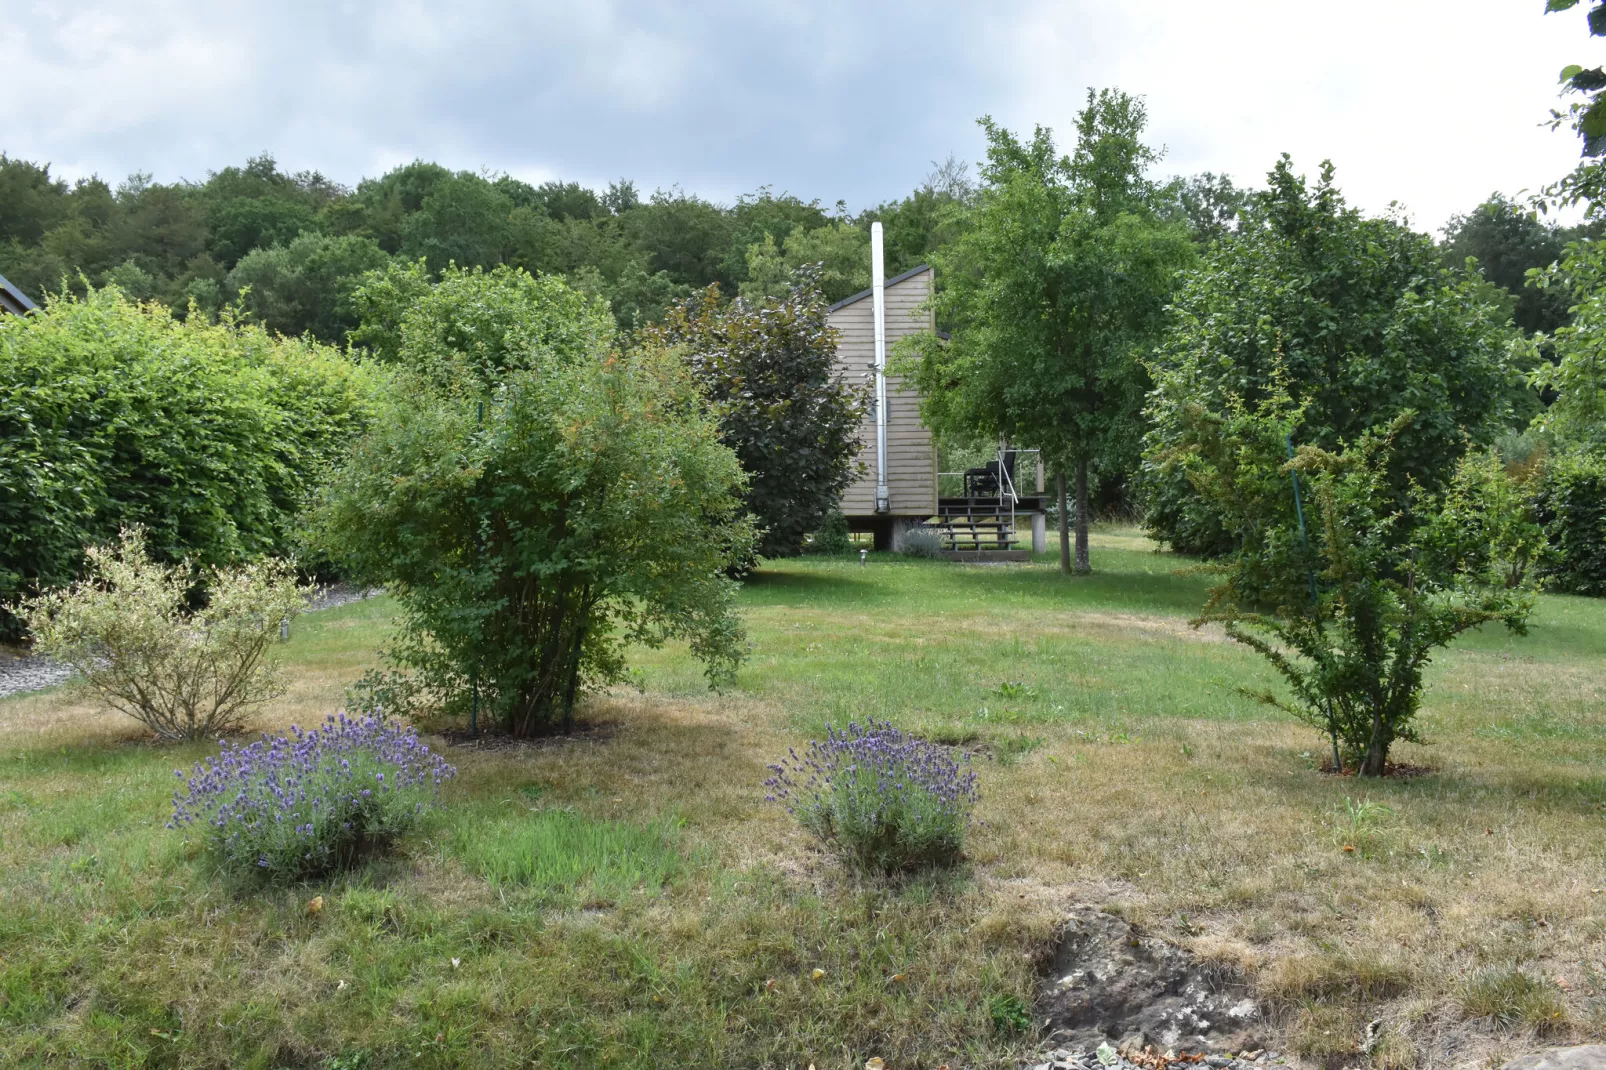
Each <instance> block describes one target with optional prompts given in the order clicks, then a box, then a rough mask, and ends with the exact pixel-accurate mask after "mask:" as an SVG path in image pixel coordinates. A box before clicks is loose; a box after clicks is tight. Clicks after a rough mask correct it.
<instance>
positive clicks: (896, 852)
mask: <svg viewBox="0 0 1606 1070" xmlns="http://www.w3.org/2000/svg"><path fill="white" fill-rule="evenodd" d="M969 765H970V755H968V754H965V753H960V754H957V755H956V754H955V753H954V752H953V751H952V750H950V749H949V748H947V747H942V746H939V745H937V744H935V743H928V742H926V741H925V740H922V739H916V738H914V737H913V736H908V735H905V734H904V733H902V732H900V731H898V730H897V729H896V728H894V727H892V725H890V724H885V723H879V724H878V723H877V722H875V721H870V722H868V723H866V724H865V725H862V726H861V725H858V724H854V723H849V725H848V727H847V730H846V731H845V732H841V733H838V732H837V731H836V729H834V728H831V727H829V726H828V727H827V729H826V738H825V740H824V741H823V742H822V741H819V740H815V741H813V742H811V743H810V744H809V746H808V750H807V751H805V752H804V754H803V756H802V757H799V756H798V754H797V752H796V751H795V750H794V751H790V752H789V754H788V757H787V759H786V760H785V761H783V762H781V763H780V764H778V765H772V766H770V769H771V771H772V772H773V773H774V775H773V776H771V777H770V778H769V779H768V780H766V781H765V782H764V786H765V787H767V788H768V789H770V795H769V798H770V800H772V801H775V802H779V803H781V804H782V805H784V806H785V807H786V808H787V810H789V811H790V812H791V813H792V815H793V816H795V817H796V818H797V819H798V821H799V822H800V823H801V824H802V825H803V827H804V828H806V829H808V830H809V831H810V832H812V833H814V835H816V836H818V837H819V838H820V840H821V841H822V842H824V843H826V844H828V845H830V846H832V847H835V848H837V849H838V850H840V851H841V852H842V854H843V855H844V856H845V857H846V858H847V859H848V860H849V861H850V862H852V863H854V864H856V865H858V866H859V867H861V868H863V869H867V870H873V871H877V872H881V873H897V872H903V871H908V870H915V869H920V868H922V867H926V866H946V865H952V864H953V863H954V862H956V861H958V859H959V857H960V854H961V853H962V851H963V848H964V840H965V832H966V830H967V829H968V828H969V825H970V814H971V810H972V809H973V808H974V806H975V804H976V774H975V773H974V772H972V771H971V770H970V769H969Z"/></svg>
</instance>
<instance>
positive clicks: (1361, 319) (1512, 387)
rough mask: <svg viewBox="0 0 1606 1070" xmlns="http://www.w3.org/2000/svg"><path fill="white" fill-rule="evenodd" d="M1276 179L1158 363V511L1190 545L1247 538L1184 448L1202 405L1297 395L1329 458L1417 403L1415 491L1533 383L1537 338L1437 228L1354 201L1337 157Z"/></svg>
mask: <svg viewBox="0 0 1606 1070" xmlns="http://www.w3.org/2000/svg"><path fill="white" fill-rule="evenodd" d="M1268 186H1269V188H1268V189H1267V190H1266V191H1265V192H1264V193H1261V194H1260V195H1258V196H1257V197H1256V198H1255V199H1254V201H1253V203H1252V205H1251V207H1250V209H1249V210H1248V212H1247V215H1246V217H1245V218H1244V220H1243V221H1242V223H1241V225H1240V227H1239V229H1238V230H1237V231H1236V232H1235V233H1234V234H1232V235H1230V236H1228V237H1225V238H1223V239H1222V240H1221V241H1220V242H1218V243H1217V245H1216V246H1215V247H1214V249H1213V250H1212V251H1211V252H1210V253H1209V254H1208V256H1207V257H1206V259H1205V261H1204V263H1203V264H1202V265H1201V266H1200V267H1199V269H1198V270H1197V271H1195V272H1193V273H1192V274H1191V275H1190V276H1189V278H1188V281H1187V283H1186V285H1185V286H1184V287H1183V288H1182V289H1181V291H1180V292H1179V294H1178V295H1177V299H1176V302H1175V307H1174V311H1173V314H1172V320H1171V326H1170V327H1169V329H1168V331H1167V332H1166V335H1165V338H1164V340H1163V343H1162V344H1161V345H1160V347H1159V348H1158V350H1157V351H1156V353H1155V355H1154V357H1153V358H1152V360H1153V363H1152V367H1153V370H1154V374H1155V378H1156V389H1155V391H1154V393H1153V395H1152V396H1151V398H1150V400H1149V405H1148V413H1149V418H1150V428H1149V431H1148V432H1147V438H1146V453H1145V457H1146V471H1145V496H1146V512H1145V519H1146V523H1147V524H1148V527H1149V529H1150V531H1151V532H1152V533H1153V534H1154V535H1155V536H1156V537H1157V538H1160V539H1164V540H1166V541H1167V542H1169V543H1171V545H1172V546H1173V547H1175V548H1176V549H1178V550H1182V551H1184V552H1198V553H1208V554H1214V553H1223V552H1226V551H1227V550H1229V549H1231V548H1232V547H1233V546H1234V545H1235V542H1234V540H1235V539H1236V538H1237V537H1238V533H1237V531H1236V528H1235V526H1234V524H1233V523H1232V522H1231V521H1230V520H1229V518H1226V517H1224V516H1223V515H1222V514H1221V513H1220V512H1219V511H1218V507H1217V506H1216V505H1215V504H1214V503H1213V502H1212V501H1211V500H1209V499H1202V498H1199V497H1198V496H1197V495H1195V494H1194V491H1193V487H1192V485H1191V483H1190V482H1189V479H1188V476H1187V472H1186V467H1187V465H1188V464H1189V463H1191V457H1190V455H1189V454H1188V453H1186V452H1185V451H1183V452H1178V451H1176V450H1175V449H1174V447H1175V445H1176V444H1177V442H1179V441H1180V440H1181V439H1182V437H1183V427H1182V417H1183V413H1184V412H1185V410H1186V408H1187V407H1188V406H1189V405H1192V404H1202V405H1204V406H1206V407H1207V408H1208V409H1210V410H1211V411H1216V412H1221V411H1225V408H1226V407H1227V406H1228V405H1229V404H1232V403H1234V402H1241V403H1243V404H1244V405H1246V406H1249V407H1251V408H1253V407H1255V406H1257V405H1259V404H1260V403H1262V402H1263V401H1265V400H1266V399H1267V398H1269V397H1272V396H1274V395H1276V394H1278V393H1281V392H1286V393H1287V394H1288V395H1289V397H1290V398H1291V399H1292V400H1293V402H1294V404H1295V405H1296V406H1297V407H1298V411H1299V417H1298V422H1297V424H1296V425H1295V426H1294V427H1293V428H1292V430H1291V433H1292V435H1293V440H1294V443H1295V445H1299V446H1303V445H1310V446H1316V447H1319V448H1321V449H1323V450H1327V451H1329V452H1337V451H1340V450H1341V449H1342V448H1343V447H1344V444H1346V443H1350V444H1353V443H1355V442H1358V441H1359V439H1360V437H1361V435H1362V434H1363V433H1365V432H1366V431H1368V430H1370V429H1374V428H1380V427H1388V426H1391V425H1392V424H1393V423H1394V420H1395V418H1396V417H1397V416H1398V415H1399V414H1400V413H1402V412H1404V411H1406V410H1411V411H1413V412H1415V413H1416V414H1417V415H1416V418H1415V419H1413V420H1411V421H1410V422H1409V423H1408V424H1406V425H1404V426H1402V427H1401V428H1400V429H1399V430H1398V432H1397V436H1398V437H1397V441H1396V443H1395V448H1394V449H1392V450H1391V451H1390V452H1389V454H1388V456H1389V461H1388V464H1389V466H1390V467H1389V472H1388V483H1389V486H1390V488H1391V490H1392V492H1393V493H1394V494H1395V495H1396V496H1400V495H1403V494H1405V492H1406V489H1407V487H1408V486H1409V485H1410V484H1412V483H1413V482H1414V483H1415V484H1417V485H1419V486H1420V487H1421V488H1422V489H1423V490H1425V491H1426V492H1429V493H1436V492H1438V491H1439V490H1441V489H1442V488H1443V487H1444V485H1445V483H1446V481H1447V480H1448V479H1449V478H1450V475H1451V473H1452V472H1453V471H1454V470H1455V466H1456V463H1457V461H1458V459H1459V458H1460V457H1461V455H1462V454H1463V453H1465V452H1466V450H1467V449H1468V446H1469V444H1483V445H1487V444H1488V443H1490V442H1492V441H1493V439H1494V437H1495V436H1496V435H1497V434H1498V433H1499V432H1500V431H1501V430H1502V429H1504V428H1506V427H1508V426H1509V424H1510V419H1511V412H1512V406H1513V400H1514V398H1515V397H1517V396H1518V392H1519V391H1520V390H1521V389H1522V386H1521V379H1520V375H1519V374H1518V372H1517V370H1516V366H1517V363H1518V362H1519V361H1521V360H1524V359H1527V356H1528V352H1529V351H1528V347H1527V343H1526V342H1525V341H1524V340H1523V339H1522V338H1521V337H1520V335H1519V334H1518V333H1517V332H1515V331H1514V330H1513V329H1511V328H1510V327H1509V326H1508V324H1507V320H1506V316H1505V314H1504V312H1503V310H1502V309H1501V308H1500V306H1499V305H1498V304H1496V303H1494V302H1493V301H1491V300H1490V295H1489V294H1488V293H1487V286H1486V284H1484V283H1483V282H1482V280H1479V279H1476V278H1469V277H1467V276H1465V275H1464V274H1463V273H1460V272H1457V271H1455V270H1452V269H1450V268H1447V267H1445V266H1444V265H1443V264H1442V262H1441V260H1440V254H1439V251H1438V250H1437V249H1436V248H1435V247H1434V245H1433V243H1432V241H1431V240H1429V239H1428V238H1427V237H1425V236H1424V235H1420V234H1416V233H1414V232H1412V231H1411V230H1409V229H1408V228H1407V227H1405V226H1404V225H1403V224H1401V223H1399V222H1397V221H1395V220H1393V219H1389V218H1380V219H1369V218H1366V217H1364V216H1362V215H1361V213H1360V212H1358V211H1356V210H1355V209H1353V208H1350V207H1348V206H1347V205H1346V204H1345V203H1344V199H1343V196H1342V195H1341V194H1340V192H1339V190H1338V188H1337V187H1336V186H1335V185H1334V183H1333V171H1332V167H1331V165H1325V166H1324V167H1323V170H1322V173H1321V177H1320V178H1319V180H1318V181H1317V182H1316V183H1315V185H1314V186H1311V185H1308V184H1307V183H1306V180H1305V179H1304V178H1303V177H1302V176H1300V175H1297V174H1296V173H1295V172H1294V170H1293V165H1292V163H1291V162H1290V161H1289V159H1288V158H1287V157H1286V156H1285V157H1284V158H1283V159H1282V160H1280V161H1279V162H1278V163H1277V165H1276V166H1275V167H1274V168H1273V169H1272V171H1271V174H1270V176H1269V179H1268Z"/></svg>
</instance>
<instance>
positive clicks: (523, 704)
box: [316, 268, 753, 736]
mask: <svg viewBox="0 0 1606 1070" xmlns="http://www.w3.org/2000/svg"><path fill="white" fill-rule="evenodd" d="M610 343H611V337H610V334H609V332H608V331H607V330H606V312H605V311H604V310H602V309H601V308H599V307H598V306H596V305H595V304H593V303H591V302H588V301H587V300H586V299H585V298H584V297H583V295H580V294H578V293H576V292H574V291H572V290H570V289H569V288H568V287H566V286H565V285H564V284H563V283H562V282H561V281H560V280H557V279H550V278H532V277H531V276H529V275H527V274H525V273H523V272H519V271H516V270H513V269H509V268H498V269H497V270H495V271H490V272H481V271H477V270H476V271H461V270H459V271H452V272H449V273H448V275H447V277H446V278H445V279H443V281H442V282H441V283H440V284H439V285H438V286H434V287H431V288H430V290H429V292H428V294H427V295H426V296H424V297H423V298H421V299H418V300H415V301H413V302H412V303H411V307H410V308H409V309H408V310H407V312H406V313H405V314H404V315H403V316H402V317H401V319H400V324H399V329H398V331H397V346H396V350H395V353H394V355H393V356H394V360H395V361H396V363H397V365H398V367H399V369H400V371H399V372H398V379H397V389H396V390H395V391H393V392H392V393H391V394H390V395H389V396H388V398H387V401H386V405H385V409H384V413H383V416H382V418H381V419H380V420H378V421H377V422H376V424H375V426H374V428H373V429H372V430H371V431H370V433H369V434H368V435H367V436H366V437H365V438H363V439H362V441H361V442H360V443H359V444H358V446H357V447H356V448H355V450H354V451H353V452H352V454H351V455H350V456H349V457H348V458H347V459H346V461H345V463H344V464H343V465H342V467H341V469H340V471H339V473H338V475H337V477H336V478H335V479H334V480H333V482H332V483H331V485H330V487H329V490H328V492H327V493H326V495H325V496H324V498H323V500H322V502H321V504H320V506H319V509H318V511H317V521H316V530H317V533H318V534H317V543H318V545H320V546H322V547H324V548H326V549H327V551H328V552H329V553H330V554H331V555H332V556H334V557H335V559H336V560H338V561H339V562H341V563H342V565H343V566H344V567H345V568H347V569H349V570H350V571H351V572H352V574H353V575H354V576H356V577H358V578H360V579H362V580H365V581H367V582H374V583H383V584H385V585H386V586H387V587H389V588H390V589H391V590H392V591H393V592H394V594H395V596H396V598H397V601H398V603H399V606H400V611H401V628H400V634H399V636H398V638H397V640H396V641H395V643H394V644H393V646H392V647H391V650H390V654H391V656H392V657H393V658H394V659H395V660H396V661H397V662H398V663H399V664H400V665H401V666H402V667H403V668H405V669H406V670H408V671H409V672H410V673H411V674H412V680H413V681H414V683H415V684H417V685H418V686H419V687H421V688H422V689H424V690H425V691H426V692H428V693H429V694H431V695H433V696H434V697H435V698H437V699H439V700H440V701H441V702H442V704H443V706H444V708H445V709H446V710H447V711H448V712H452V713H462V712H467V711H468V709H469V707H470V705H471V704H472V703H473V702H475V701H476V700H478V701H480V702H481V703H483V706H484V709H485V710H486V712H487V713H488V714H489V715H490V716H493V717H494V718H495V719H496V720H497V721H499V722H500V724H501V725H502V726H503V728H504V729H505V730H506V731H508V732H510V733H513V734H515V735H521V736H522V735H530V734H532V733H536V732H540V731H544V730H548V729H550V728H551V727H553V726H555V725H556V724H558V723H560V722H565V721H567V719H568V718H569V716H570V714H571V711H572V710H573V707H574V703H575V701H576V698H577V697H578V695H579V694H580V693H582V692H583V691H584V690H585V689H586V688H588V687H592V686H600V685H602V684H605V683H609V682H613V681H616V680H618V679H620V678H621V676H622V674H623V673H624V670H625V656H624V655H625V649H626V648H627V647H628V646H629V645H630V644H634V643H644V644H647V645H657V644H661V643H662V642H664V641H665V640H667V639H670V638H682V639H685V640H687V641H688V642H689V643H690V645H691V648H692V651H693V652H694V653H695V654H696V655H697V656H698V657H700V658H701V659H702V660H703V661H704V662H705V664H706V665H707V666H708V672H709V676H710V679H711V680H712V681H715V682H718V681H721V680H724V679H726V678H728V677H729V675H730V674H731V672H732V671H733V670H734V668H735V666H736V665H737V663H738V662H739V661H740V659H741V657H742V653H743V651H742V632H741V627H740V624H739V622H738V620H737V618H736V616H735V613H734V608H733V604H732V599H733V595H734V587H733V584H732V582H731V581H730V580H729V579H727V578H726V575H725V572H726V570H727V569H728V568H729V566H730V565H731V564H732V563H733V562H735V561H738V560H742V559H744V558H745V556H746V555H747V554H749V553H750V552H751V545H752V539H753V536H752V530H751V526H750V523H749V522H748V521H747V519H746V518H745V517H744V516H743V515H742V512H741V505H740V503H741V491H742V488H743V476H742V473H741V469H740V467H739V465H738V463H737V460H736V458H735V456H734V455H733V454H732V453H731V452H730V451H729V450H728V449H726V448H725V447H724V446H722V445H721V444H720V442H719V428H718V425H717V424H716V422H715V421H714V420H713V419H712V418H711V417H710V416H709V415H708V414H707V412H706V407H705V402H704V399H703V397H702V395H701V392H700V390H699V389H698V387H697V384H696V382H695V380H694V379H693V377H692V376H691V375H690V373H689V372H688V371H687V369H686V367H685V366H684V364H683V363H682V362H681V361H680V359H679V358H678V357H677V356H676V355H675V354H672V353H670V352H667V351H665V350H663V349H662V348H658V347H653V346H648V347H645V348H642V349H639V350H636V351H632V352H628V353H621V352H618V351H613V350H610V348H609V345H610Z"/></svg>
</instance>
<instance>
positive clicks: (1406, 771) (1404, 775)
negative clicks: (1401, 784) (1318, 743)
mask: <svg viewBox="0 0 1606 1070" xmlns="http://www.w3.org/2000/svg"><path fill="white" fill-rule="evenodd" d="M1317 768H1318V769H1319V770H1320V771H1321V772H1323V773H1326V774H1327V775H1328V776H1332V775H1333V762H1332V759H1328V760H1327V761H1324V762H1322V764H1321V765H1319V766H1317ZM1438 771H1439V770H1438V768H1437V767H1436V766H1431V765H1416V764H1413V763H1411V762H1389V763H1387V764H1386V765H1384V766H1383V776H1384V777H1386V778H1388V779H1389V780H1414V779H1415V778H1417V777H1420V776H1432V775H1433V774H1435V773H1437V772H1438ZM1338 775H1339V776H1342V777H1354V776H1359V775H1360V770H1359V769H1358V768H1357V767H1355V766H1354V765H1346V766H1345V767H1344V771H1343V772H1342V773H1340V774H1338Z"/></svg>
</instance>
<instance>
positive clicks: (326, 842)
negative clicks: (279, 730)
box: [169, 714, 456, 878]
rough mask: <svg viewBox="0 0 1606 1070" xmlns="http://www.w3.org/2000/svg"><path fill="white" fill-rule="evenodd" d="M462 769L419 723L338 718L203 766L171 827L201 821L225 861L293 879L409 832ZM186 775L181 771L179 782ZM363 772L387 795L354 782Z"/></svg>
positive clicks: (176, 800) (231, 751)
mask: <svg viewBox="0 0 1606 1070" xmlns="http://www.w3.org/2000/svg"><path fill="white" fill-rule="evenodd" d="M455 772H456V770H454V769H453V768H452V767H451V766H450V765H448V764H446V762H445V760H444V759H442V758H441V757H440V755H438V754H433V753H431V751H430V749H429V748H428V747H427V746H425V745H424V744H423V743H422V742H421V741H420V740H419V738H418V734H417V733H416V732H414V731H413V730H412V729H411V728H405V727H402V726H399V725H396V724H391V723H387V722H384V721H381V720H379V719H378V718H377V717H362V718H348V717H347V716H346V715H345V714H340V715H339V716H338V717H330V718H329V719H328V721H327V722H325V723H324V724H323V725H322V726H320V727H318V728H315V729H312V730H310V731H303V730H302V729H301V728H299V727H292V728H291V729H290V734H289V735H288V736H275V737H269V736H266V735H264V736H263V737H262V738H261V739H259V740H257V741H256V742H254V743H250V744H246V745H244V746H231V745H229V744H228V743H223V744H222V751H221V753H219V754H218V755H217V756H216V757H215V758H213V759H211V760H210V761H207V762H201V763H198V764H197V765H196V766H195V769H194V772H193V774H192V775H191V776H190V778H189V780H188V782H187V787H188V792H187V793H185V792H175V793H174V795H173V820H172V822H171V823H170V825H169V827H179V826H183V825H189V824H198V825H200V826H202V827H203V828H204V829H205V834H206V839H207V845H208V847H209V848H210V849H211V850H212V851H213V852H215V853H216V854H217V855H218V856H219V857H220V858H222V859H223V860H224V861H226V862H228V863H231V864H237V865H238V866H240V867H241V868H246V869H251V868H254V869H258V870H261V871H263V872H264V874H265V875H268V876H275V877H286V878H294V877H301V876H308V875H312V874H315V873H320V872H324V871H327V870H329V869H333V868H336V867H338V866H343V865H348V864H350V863H351V862H353V861H354V860H356V859H357V858H358V857H360V856H361V855H362V854H364V853H365V852H366V851H368V850H371V849H374V848H378V847H382V846H385V845H387V844H389V843H390V842H391V841H392V840H394V839H395V838H396V837H397V836H399V835H401V834H402V833H403V832H405V831H407V829H409V828H410V827H411V826H412V825H413V824H414V823H415V822H416V821H417V818H418V815H419V814H421V813H422V812H423V809H424V806H425V804H426V803H432V802H433V801H434V799H435V797H436V796H437V795H438V793H439V789H440V784H441V781H443V780H445V779H447V778H449V777H451V776H452V775H453V774H454V773H455ZM184 775H185V774H184V773H182V772H180V773H179V774H178V776H179V778H180V779H183V778H184ZM359 776H360V777H363V778H365V779H367V780H368V781H369V782H371V783H375V784H378V785H380V786H381V787H383V788H384V789H385V790H383V791H370V790H369V789H367V788H364V789H362V791H361V793H360V794H358V793H355V792H353V791H351V790H350V788H349V787H347V786H346V785H347V784H348V782H349V781H351V780H352V779H354V778H355V777H359Z"/></svg>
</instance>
